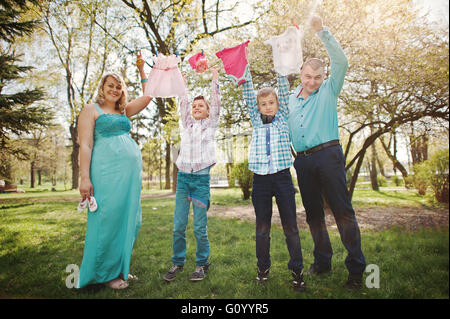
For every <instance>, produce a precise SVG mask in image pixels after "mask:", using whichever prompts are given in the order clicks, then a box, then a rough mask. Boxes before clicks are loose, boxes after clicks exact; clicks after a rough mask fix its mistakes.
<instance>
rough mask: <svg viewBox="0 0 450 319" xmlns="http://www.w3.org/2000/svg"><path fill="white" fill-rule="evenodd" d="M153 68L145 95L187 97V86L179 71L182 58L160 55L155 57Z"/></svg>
mask: <svg viewBox="0 0 450 319" xmlns="http://www.w3.org/2000/svg"><path fill="white" fill-rule="evenodd" d="M153 62H154V64H153V67H152V70H151V71H150V74H149V75H148V82H147V85H146V87H145V91H144V95H147V96H152V97H175V96H184V95H186V84H185V83H184V79H183V76H182V75H181V72H180V70H179V69H178V63H180V62H181V59H180V57H178V56H175V55H173V54H172V55H169V56H165V55H164V54H158V55H157V56H156V57H155V56H154V57H153Z"/></svg>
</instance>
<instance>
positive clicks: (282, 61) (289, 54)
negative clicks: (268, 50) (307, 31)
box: [264, 26, 303, 76]
mask: <svg viewBox="0 0 450 319" xmlns="http://www.w3.org/2000/svg"><path fill="white" fill-rule="evenodd" d="M302 37H303V33H302V32H301V31H300V30H298V29H297V28H296V27H294V26H291V27H288V28H287V29H286V31H284V33H283V34H281V35H278V36H274V37H272V38H270V39H269V40H267V41H265V42H264V44H266V45H267V44H270V45H272V54H273V64H274V67H275V71H277V72H278V73H279V74H281V75H283V76H286V75H289V74H292V73H298V72H300V67H301V66H302V63H303V51H302V43H301V42H302Z"/></svg>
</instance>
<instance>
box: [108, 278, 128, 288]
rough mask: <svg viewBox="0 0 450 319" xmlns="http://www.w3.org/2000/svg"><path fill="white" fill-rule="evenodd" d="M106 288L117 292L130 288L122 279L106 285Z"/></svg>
mask: <svg viewBox="0 0 450 319" xmlns="http://www.w3.org/2000/svg"><path fill="white" fill-rule="evenodd" d="M105 286H106V287H109V288H111V289H116V290H119V289H125V288H128V282H126V281H124V280H122V279H120V278H116V279H113V280H111V281H108V282H107V283H105Z"/></svg>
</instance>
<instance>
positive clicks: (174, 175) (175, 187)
mask: <svg viewBox="0 0 450 319" xmlns="http://www.w3.org/2000/svg"><path fill="white" fill-rule="evenodd" d="M172 169H173V171H172V180H173V182H172V192H174V193H176V191H177V174H178V167H177V166H176V165H175V163H173V165H172Z"/></svg>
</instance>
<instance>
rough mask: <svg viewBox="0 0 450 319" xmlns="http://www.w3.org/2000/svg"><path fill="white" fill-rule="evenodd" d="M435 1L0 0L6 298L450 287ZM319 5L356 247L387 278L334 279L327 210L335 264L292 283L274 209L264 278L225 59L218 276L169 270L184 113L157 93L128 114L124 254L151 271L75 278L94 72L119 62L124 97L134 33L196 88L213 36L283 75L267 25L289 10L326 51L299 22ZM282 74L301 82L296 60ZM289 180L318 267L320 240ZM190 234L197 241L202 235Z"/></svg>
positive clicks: (443, 5) (259, 80)
mask: <svg viewBox="0 0 450 319" xmlns="http://www.w3.org/2000/svg"><path fill="white" fill-rule="evenodd" d="M431 3H433V4H434V5H430V2H425V1H406V0H394V1H389V2H388V1H386V0H370V1H369V0H363V1H350V0H336V1H331V0H330V1H318V0H313V1H292V0H281V1H256V0H254V1H240V2H238V1H226V0H224V1H220V0H214V1H195V0H182V1H132V0H129V1H127V0H122V1H119V0H113V1H94V0H92V1H91V0H89V1H88V0H86V1H0V10H2V14H1V15H0V19H1V22H2V23H1V24H0V25H1V27H0V43H1V49H0V66H1V68H0V69H1V71H0V147H1V148H0V180H2V181H5V183H4V184H5V185H4V186H2V185H0V190H1V191H2V192H4V193H3V194H0V209H1V211H0V231H1V232H0V242H1V248H0V269H1V272H0V298H2V297H6V298H10V297H13V298H15V297H19V298H20V297H24V298H35V297H37V298H39V297H48V298H61V297H62V298H73V297H75V298H86V297H88V298H90V297H93V298H97V297H99V298H105V297H106V298H115V297H125V298H127V297H128V298H130V297H132V298H187V297H194V298H298V297H301V298H448V261H449V259H448V250H449V249H448V185H449V177H448V176H449V171H448V167H449V155H448V154H449V153H448V143H449V109H448V107H449V100H448V93H449V86H448V84H449V80H448V76H449V59H448V54H449V48H448V43H449V24H448V2H445V1H431ZM313 12H314V13H315V14H317V15H319V16H321V17H322V18H323V21H324V25H326V26H328V27H329V28H330V30H331V32H332V33H333V34H334V35H335V37H336V38H337V39H338V41H339V42H340V43H341V45H342V47H343V49H344V51H345V53H346V54H347V56H348V58H349V64H350V66H349V71H348V73H347V76H346V81H345V84H344V88H343V91H342V92H341V95H340V97H339V101H338V111H339V121H340V140H341V143H342V146H343V149H344V152H345V156H346V162H347V165H346V169H347V177H348V178H347V180H348V186H349V190H350V193H351V195H352V199H353V204H354V205H355V210H356V214H357V218H358V220H359V222H360V226H361V229H362V240H363V250H364V252H365V254H366V256H367V259H368V264H376V265H378V266H379V268H380V272H381V279H380V286H381V287H380V288H379V289H366V290H365V291H363V292H362V293H359V294H358V293H356V294H355V293H350V292H347V291H345V290H344V289H343V288H342V287H341V282H343V281H344V279H345V278H344V277H345V267H344V265H343V263H344V262H343V260H344V258H345V251H344V249H343V247H342V243H341V242H340V240H339V235H338V233H337V230H336V227H335V224H334V220H333V218H332V216H331V213H330V212H329V211H328V212H327V225H328V226H329V229H330V231H331V237H332V243H333V248H334V250H335V257H334V258H333V268H334V269H335V271H334V272H333V274H332V275H331V276H329V277H325V278H318V279H312V278H310V277H307V278H306V279H307V284H308V285H309V287H310V289H308V292H307V293H306V294H305V295H302V296H299V295H298V294H295V293H294V292H293V291H290V289H289V279H290V277H289V276H290V274H289V273H288V271H287V267H286V265H285V264H286V262H287V258H288V257H287V249H286V247H285V244H284V239H283V235H282V230H281V228H280V226H279V219H277V216H276V215H277V213H276V208H274V209H275V213H274V226H273V234H272V249H271V251H272V254H273V257H272V258H273V260H274V266H273V269H274V270H272V272H271V273H273V274H274V275H273V277H274V278H273V280H271V282H270V283H269V285H267V286H265V287H260V286H257V285H255V284H254V282H253V280H252V279H253V277H254V273H255V267H256V266H255V263H256V258H255V256H254V255H255V253H254V251H255V249H254V226H253V219H254V217H253V210H252V206H251V202H250V201H249V199H248V196H249V195H250V192H251V174H249V171H248V169H246V159H247V157H248V148H249V142H250V139H251V125H250V122H249V117H248V113H247V111H246V108H245V105H244V103H243V99H242V95H241V94H242V92H241V88H240V87H236V86H235V85H233V84H232V83H231V81H229V80H228V79H227V78H226V77H225V76H224V72H223V68H222V72H221V78H220V82H221V91H222V111H221V124H220V129H219V131H218V134H217V154H218V159H219V162H218V164H217V165H216V166H215V167H214V168H213V169H212V171H211V177H212V184H213V186H214V188H213V190H212V208H211V209H210V211H209V215H210V221H209V233H210V240H211V243H212V262H213V264H214V275H211V276H209V277H208V281H207V283H206V284H205V285H203V286H198V285H197V286H192V285H190V283H188V281H187V279H186V280H185V281H183V280H181V281H180V282H177V283H175V284H174V285H170V286H167V285H164V284H163V283H162V279H161V278H162V275H163V273H164V272H165V271H166V270H167V269H166V268H167V267H168V266H170V265H169V262H170V255H171V214H172V213H173V205H174V199H173V191H174V189H175V188H176V173H177V171H176V166H175V165H174V160H175V159H176V154H177V150H178V148H179V129H178V121H179V117H178V113H177V106H178V105H177V99H154V101H152V102H151V103H150V105H149V106H148V107H147V109H146V110H145V111H144V112H142V113H141V114H139V115H138V116H135V117H134V118H133V119H132V131H131V135H132V137H133V138H134V139H135V140H136V142H137V143H138V144H139V146H140V147H141V150H142V156H143V162H144V171H143V175H144V180H143V197H142V204H143V227H142V229H141V233H140V237H139V239H138V242H137V244H136V249H135V250H134V257H133V259H132V271H134V272H135V273H136V275H138V277H140V278H141V279H140V280H139V281H138V282H136V283H133V284H132V285H131V287H130V289H128V290H127V291H124V292H111V291H108V290H106V291H105V290H101V289H100V290H99V291H98V290H95V289H94V290H93V291H90V290H89V291H73V290H71V289H68V288H67V287H66V285H65V281H66V278H67V276H68V273H67V272H66V271H65V270H66V266H67V265H69V264H79V263H81V258H82V250H83V244H84V242H83V240H84V232H85V223H86V215H85V214H84V215H83V214H79V213H77V212H76V204H77V201H78V196H79V195H78V191H77V188H78V182H79V179H78V175H79V163H78V157H79V145H78V136H77V131H76V129H77V119H78V115H79V112H80V111H81V109H82V107H83V106H84V105H85V104H87V103H90V102H91V101H92V99H93V97H94V96H95V91H96V87H97V85H98V82H99V80H100V78H101V76H102V74H104V73H106V72H109V71H115V72H117V73H119V74H121V75H122V76H123V78H124V79H125V81H126V84H127V86H128V93H129V97H130V99H132V98H135V97H138V96H139V95H140V94H142V92H141V86H140V82H139V74H138V71H137V68H136V66H135V62H136V54H137V52H138V51H139V50H141V51H142V53H143V55H144V57H145V59H146V61H147V65H146V71H147V72H149V71H150V65H151V64H152V61H151V56H152V55H153V54H156V52H159V53H163V54H178V55H180V56H181V57H182V59H183V62H182V63H181V64H180V69H181V70H182V71H183V72H186V73H188V88H189V90H190V91H191V92H192V95H197V94H204V95H206V96H209V81H210V74H209V72H206V73H205V74H201V75H200V74H196V73H195V72H193V71H192V70H191V69H190V66H189V64H188V63H187V58H189V57H190V56H191V55H193V54H195V53H197V52H200V51H201V50H203V51H204V52H205V53H206V54H207V57H208V59H209V61H210V65H212V64H214V63H215V62H218V59H217V58H216V56H215V54H214V53H215V52H217V51H219V50H221V49H223V48H225V47H231V46H234V45H237V44H240V43H242V42H244V41H245V40H250V41H251V42H250V45H249V47H250V53H249V61H250V66H251V71H252V74H253V78H254V82H255V84H256V86H257V88H259V87H263V86H274V85H275V84H276V80H275V79H276V78H275V73H274V71H273V62H272V52H271V48H270V46H267V45H264V41H265V40H267V39H269V38H270V37H271V36H274V35H279V34H281V33H282V32H284V30H285V29H286V28H287V27H288V26H290V25H291V21H292V20H295V21H296V22H297V23H298V24H299V25H300V27H301V28H302V29H303V31H304V39H303V41H302V45H303V56H304V58H307V57H312V56H316V57H320V58H322V59H324V60H325V61H326V62H327V63H328V64H329V59H328V57H327V54H326V51H325V50H324V48H323V46H322V44H321V43H320V40H319V39H318V38H317V36H316V35H315V34H314V33H313V32H312V31H311V30H310V29H308V28H306V26H305V25H304V24H305V23H306V21H307V20H308V18H309V17H310V15H311V14H312V13H313ZM326 72H329V69H327V70H326ZM289 81H290V83H291V88H294V87H295V86H297V85H298V84H299V77H298V75H295V74H293V75H291V76H289ZM292 173H293V174H295V171H294V170H292ZM294 184H295V185H296V178H294ZM23 192H24V193H23ZM296 196H297V205H298V216H299V226H300V228H301V234H300V235H301V239H302V248H303V251H304V256H305V264H306V265H307V266H308V265H309V264H310V263H311V262H312V260H311V258H312V256H311V255H312V241H311V238H310V235H309V231H308V228H307V224H306V221H305V218H304V209H303V207H302V204H301V198H300V195H299V194H297V195H296ZM188 232H189V230H188ZM191 232H192V231H191ZM191 235H192V234H191ZM188 241H189V242H190V246H189V247H188V256H189V253H191V255H193V249H195V244H194V243H195V239H194V238H193V236H191V237H189V238H188ZM236 260H239V263H236V262H235V261H236ZM188 262H190V263H192V262H193V261H192V260H189V259H188ZM215 276H217V277H215ZM236 278H237V279H236ZM424 282H426V287H424Z"/></svg>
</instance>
